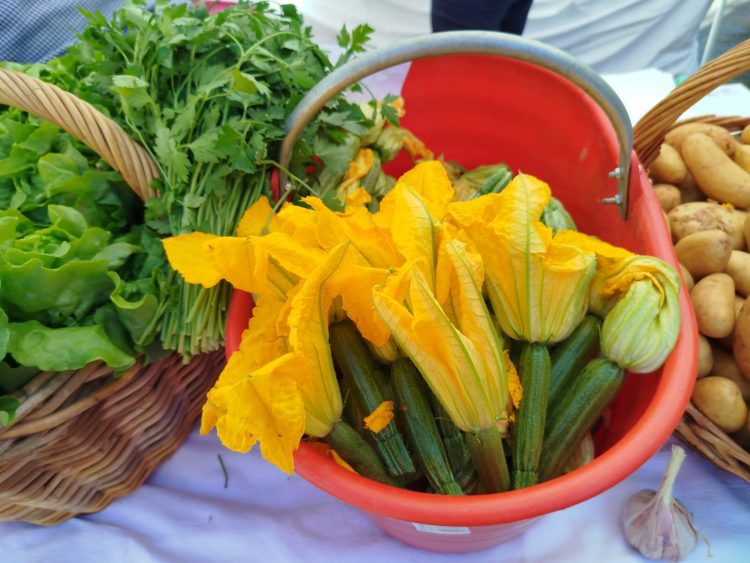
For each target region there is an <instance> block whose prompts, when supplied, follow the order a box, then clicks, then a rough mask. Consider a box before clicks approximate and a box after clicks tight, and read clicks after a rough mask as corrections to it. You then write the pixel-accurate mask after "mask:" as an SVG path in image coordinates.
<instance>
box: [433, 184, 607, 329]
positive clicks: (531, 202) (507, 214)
mask: <svg viewBox="0 0 750 563" xmlns="http://www.w3.org/2000/svg"><path fill="white" fill-rule="evenodd" d="M550 196H551V193H550V189H549V186H548V185H547V184H545V183H544V182H542V181H541V180H539V179H537V178H535V177H533V176H529V175H525V174H519V175H518V176H516V177H515V178H514V179H513V181H512V182H511V183H510V184H508V186H507V187H506V188H505V189H504V190H503V191H502V192H501V193H499V194H488V195H486V196H482V197H481V198H476V199H474V200H471V201H468V202H454V203H452V204H451V206H450V209H449V211H448V219H447V220H449V221H451V222H453V223H454V224H456V225H457V226H458V227H460V228H463V229H465V230H466V232H467V233H468V235H469V237H470V238H471V240H472V241H473V242H474V244H475V245H476V247H477V249H478V251H479V253H480V254H481V256H482V259H483V262H484V268H485V271H486V290H487V295H488V297H489V298H490V302H491V303H492V307H493V309H494V311H495V314H496V316H497V320H498V323H499V324H500V326H501V328H502V330H503V332H504V333H505V334H507V335H508V336H510V337H511V338H514V339H516V340H524V341H527V342H540V343H553V342H558V341H560V340H563V339H564V338H566V337H567V336H568V335H569V334H570V333H571V332H572V331H573V329H575V327H576V326H578V324H579V323H580V321H581V319H583V316H584V315H585V314H586V310H587V307H588V289H589V284H590V283H591V279H592V277H593V275H594V272H595V268H596V260H595V256H594V254H593V253H591V252H587V251H585V250H582V249H581V248H579V247H577V246H576V245H574V244H568V243H566V242H565V241H563V240H561V239H560V238H558V237H557V236H556V235H553V233H552V230H551V229H550V228H549V227H547V226H546V225H544V223H542V222H541V221H540V220H539V219H540V217H541V214H542V211H543V210H544V208H545V206H546V205H547V203H548V202H549V200H550Z"/></svg>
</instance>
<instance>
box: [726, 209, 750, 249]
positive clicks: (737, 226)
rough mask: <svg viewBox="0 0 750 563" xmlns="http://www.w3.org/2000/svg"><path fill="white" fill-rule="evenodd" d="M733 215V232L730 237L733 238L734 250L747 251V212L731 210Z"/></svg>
mask: <svg viewBox="0 0 750 563" xmlns="http://www.w3.org/2000/svg"><path fill="white" fill-rule="evenodd" d="M729 212H730V214H731V215H732V226H733V229H732V232H731V233H729V235H730V236H731V237H732V248H734V249H735V250H745V249H746V248H747V242H746V241H745V221H747V215H748V214H747V211H744V210H742V209H737V208H732V209H730V210H729Z"/></svg>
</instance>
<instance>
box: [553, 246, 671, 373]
mask: <svg viewBox="0 0 750 563" xmlns="http://www.w3.org/2000/svg"><path fill="white" fill-rule="evenodd" d="M560 234H561V236H562V237H563V238H564V239H565V240H566V241H568V242H570V243H571V244H576V245H578V246H580V247H581V248H587V249H589V250H590V251H591V252H595V253H596V255H597V272H596V275H595V276H594V279H593V281H592V284H591V292H590V305H589V306H590V309H591V311H592V312H593V313H595V314H597V315H599V316H600V317H602V318H603V319H604V322H603V323H602V331H601V350H602V354H603V355H604V356H606V357H607V358H609V359H610V360H612V361H614V362H616V363H617V364H618V365H619V366H620V367H622V368H624V369H627V370H629V371H631V372H633V373H649V372H652V371H654V370H655V369H657V368H659V367H660V366H661V365H662V364H663V363H664V361H665V360H666V358H667V356H668V355H669V354H670V353H671V352H672V349H673V348H674V345H675V343H676V342H677V337H678V336H679V332H680V306H679V293H680V278H679V276H678V274H677V272H676V271H675V270H674V268H672V266H670V265H669V264H667V263H666V262H664V261H663V260H660V259H659V258H656V257H654V256H642V255H637V254H633V253H632V252H629V251H628V250H625V249H623V248H619V247H616V246H613V245H611V244H608V243H606V242H603V241H601V240H599V239H597V238H596V237H592V236H589V235H584V234H582V233H577V232H573V231H565V232H561V233H560Z"/></svg>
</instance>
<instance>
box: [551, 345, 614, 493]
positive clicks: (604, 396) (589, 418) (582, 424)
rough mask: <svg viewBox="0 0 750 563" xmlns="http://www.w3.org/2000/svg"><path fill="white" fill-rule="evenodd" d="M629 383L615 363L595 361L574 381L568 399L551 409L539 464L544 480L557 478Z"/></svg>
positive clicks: (568, 392) (568, 391)
mask: <svg viewBox="0 0 750 563" xmlns="http://www.w3.org/2000/svg"><path fill="white" fill-rule="evenodd" d="M624 379H625V372H624V370H623V369H622V368H621V367H620V366H618V365H617V364H616V363H615V362H613V361H612V360H608V359H606V358H596V359H594V360H591V361H590V362H589V363H587V364H586V366H585V367H584V368H583V370H581V373H579V374H578V375H577V376H576V377H575V378H574V379H573V381H572V383H571V385H570V387H569V388H568V389H567V391H566V392H565V395H564V396H563V397H562V398H561V399H560V400H559V401H557V402H556V403H554V404H552V405H550V410H549V415H548V416H547V422H546V425H545V430H544V447H543V448H542V458H541V461H540V464H539V477H540V478H541V479H542V480H547V479H552V478H553V477H557V476H558V475H559V474H560V473H561V472H562V470H563V469H564V467H565V463H566V462H567V460H568V457H569V456H570V455H571V454H572V453H573V451H574V449H575V446H576V445H577V444H578V443H579V442H580V441H581V440H582V439H583V437H584V436H585V435H586V433H587V432H589V431H590V430H591V429H592V428H593V426H594V424H596V421H597V420H598V419H599V417H600V416H601V415H602V413H603V412H604V409H605V408H607V405H609V403H610V402H611V401H612V399H613V398H614V396H615V395H616V394H617V391H618V390H619V389H620V386H621V385H622V382H623V381H624Z"/></svg>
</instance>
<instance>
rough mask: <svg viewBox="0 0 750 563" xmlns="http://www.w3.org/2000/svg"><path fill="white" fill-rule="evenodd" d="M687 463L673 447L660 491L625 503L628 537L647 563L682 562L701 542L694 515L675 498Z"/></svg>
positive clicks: (683, 456) (683, 455)
mask: <svg viewBox="0 0 750 563" xmlns="http://www.w3.org/2000/svg"><path fill="white" fill-rule="evenodd" d="M684 460H685V450H683V449H682V448H681V447H680V446H676V445H673V446H672V457H671V459H670V460H669V466H668V467H667V471H666V473H665V474H664V478H663V479H662V482H661V486H660V487H659V491H652V490H643V491H640V492H638V493H636V494H634V495H633V496H632V497H630V498H629V499H628V501H627V502H626V503H625V507H624V510H623V518H622V519H623V525H624V526H625V537H626V538H627V540H628V542H630V545H632V546H633V547H634V548H636V549H637V550H638V551H640V552H641V555H643V556H644V557H646V558H648V559H654V560H662V561H681V560H682V559H684V558H685V557H687V555H688V554H689V553H690V552H691V551H692V550H693V548H695V544H696V543H697V541H698V530H697V529H696V528H695V526H694V525H693V515H692V514H691V513H690V511H688V509H687V508H685V506H684V505H683V504H682V503H681V502H680V501H678V500H677V499H675V498H674V496H673V494H672V490H673V488H674V482H675V478H676V477H677V473H678V472H679V470H680V466H682V462H683V461H684Z"/></svg>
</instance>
